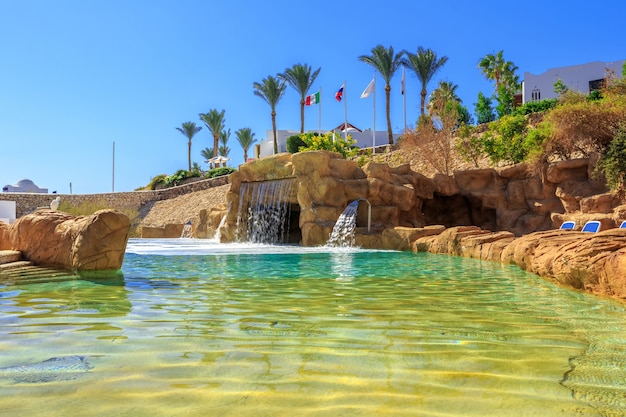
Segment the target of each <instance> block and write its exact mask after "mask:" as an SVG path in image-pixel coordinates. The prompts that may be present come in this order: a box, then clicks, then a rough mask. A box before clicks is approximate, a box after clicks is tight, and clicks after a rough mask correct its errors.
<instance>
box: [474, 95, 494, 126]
mask: <svg viewBox="0 0 626 417" xmlns="http://www.w3.org/2000/svg"><path fill="white" fill-rule="evenodd" d="M474 109H475V113H476V123H478V124H483V123H489V122H493V121H494V120H496V114H495V113H494V112H493V107H492V105H491V99H490V98H489V97H487V96H485V95H484V94H483V93H482V91H480V92H479V93H478V102H477V103H474Z"/></svg>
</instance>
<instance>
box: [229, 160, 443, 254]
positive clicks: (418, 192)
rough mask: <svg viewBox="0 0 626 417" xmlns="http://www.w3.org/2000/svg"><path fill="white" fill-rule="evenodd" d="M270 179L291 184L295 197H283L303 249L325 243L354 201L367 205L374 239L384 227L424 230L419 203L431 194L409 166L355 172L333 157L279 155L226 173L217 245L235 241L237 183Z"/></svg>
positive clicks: (347, 163) (351, 163) (429, 186)
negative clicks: (296, 216) (224, 208)
mask: <svg viewBox="0 0 626 417" xmlns="http://www.w3.org/2000/svg"><path fill="white" fill-rule="evenodd" d="M275 180H292V181H295V184H296V189H295V192H293V193H291V194H290V195H289V196H287V197H286V198H287V199H288V203H289V204H292V205H293V206H294V209H295V210H296V211H298V214H299V219H298V222H299V228H300V233H301V240H300V243H301V244H302V245H304V246H316V245H323V244H325V243H326V241H327V240H328V237H329V235H330V231H332V227H333V225H334V224H335V222H336V221H337V218H338V217H339V215H340V214H341V213H342V212H343V210H344V209H345V208H346V206H347V205H348V204H349V203H350V202H352V201H354V200H358V199H366V200H367V201H369V203H370V204H371V207H372V210H371V224H370V226H371V228H372V229H373V230H375V231H377V233H378V234H380V232H381V231H382V230H383V229H384V228H387V227H394V226H406V227H417V226H423V225H424V224H425V220H424V218H423V215H422V211H421V204H422V201H423V199H426V198H432V196H433V192H434V189H435V185H434V182H433V181H432V180H430V179H428V178H426V177H425V176H423V175H421V174H419V173H416V172H414V171H411V169H410V167H409V165H408V164H406V165H402V166H400V167H396V168H392V167H389V166H388V165H387V164H377V163H373V162H370V163H368V164H367V165H365V166H364V167H363V168H360V167H359V166H358V164H357V163H356V162H354V161H349V160H345V159H343V158H342V157H341V155H340V154H337V153H333V152H327V151H315V152H302V153H297V154H293V155H292V154H289V153H283V154H278V155H274V156H272V157H267V158H263V159H259V160H256V161H253V162H250V163H247V164H244V165H242V166H241V167H240V168H239V171H238V172H235V173H233V174H231V176H230V178H229V181H230V184H231V187H230V190H229V192H228V194H227V201H228V206H229V207H230V210H229V211H228V215H227V217H226V224H225V226H224V227H223V228H222V234H221V236H222V241H224V242H230V241H233V240H234V239H235V235H236V227H237V215H238V213H237V208H239V207H241V206H242V202H241V201H240V189H241V185H242V183H252V182H258V181H275ZM243 203H244V204H243V206H245V202H243ZM364 209H365V207H364V206H363V205H361V206H360V208H359V215H358V217H357V223H358V224H360V226H362V227H364V226H367V219H366V218H365V216H366V214H365V210H364ZM378 240H380V239H378Z"/></svg>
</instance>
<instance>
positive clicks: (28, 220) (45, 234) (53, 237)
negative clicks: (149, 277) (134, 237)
mask: <svg viewBox="0 0 626 417" xmlns="http://www.w3.org/2000/svg"><path fill="white" fill-rule="evenodd" d="M129 230H130V220H129V219H128V217H127V216H126V215H124V214H122V213H121V212H119V211H116V210H100V211H97V212H96V213H94V214H92V215H89V216H73V215H70V214H66V213H62V212H59V211H53V210H48V209H40V210H37V211H36V212H35V213H33V214H28V215H26V216H22V217H21V218H20V219H18V220H17V221H16V222H15V223H13V224H12V225H10V226H8V227H7V228H4V231H3V232H2V233H0V241H1V242H2V243H1V244H0V245H1V246H2V248H3V249H12V250H19V251H21V252H22V255H23V257H24V258H25V259H28V260H29V261H31V262H33V263H34V264H35V265H41V266H55V267H61V268H67V269H72V270H83V271H88V270H117V269H120V268H121V267H122V262H123V261H124V252H125V250H126V244H127V242H128V232H129Z"/></svg>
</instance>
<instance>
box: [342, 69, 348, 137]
mask: <svg viewBox="0 0 626 417" xmlns="http://www.w3.org/2000/svg"><path fill="white" fill-rule="evenodd" d="M347 83H348V81H347V80H344V82H343V138H344V140H347V139H348V91H347V89H346V87H347Z"/></svg>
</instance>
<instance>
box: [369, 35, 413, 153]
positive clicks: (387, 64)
mask: <svg viewBox="0 0 626 417" xmlns="http://www.w3.org/2000/svg"><path fill="white" fill-rule="evenodd" d="M402 54H403V52H400V53H397V54H395V55H394V53H393V46H390V47H389V48H386V49H385V47H384V46H382V45H378V46H376V47H374V48H373V49H372V55H361V56H360V57H359V60H360V61H362V62H365V63H366V64H368V65H371V66H372V67H374V69H376V71H378V72H379V73H380V75H381V76H382V77H383V80H385V100H386V101H385V110H386V112H387V133H388V134H389V144H390V145H392V144H393V134H392V133H391V115H390V113H391V112H390V108H389V102H390V100H389V97H390V95H391V85H390V81H391V79H392V78H393V75H394V74H395V73H396V71H397V70H398V68H399V67H400V63H401V62H402Z"/></svg>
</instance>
